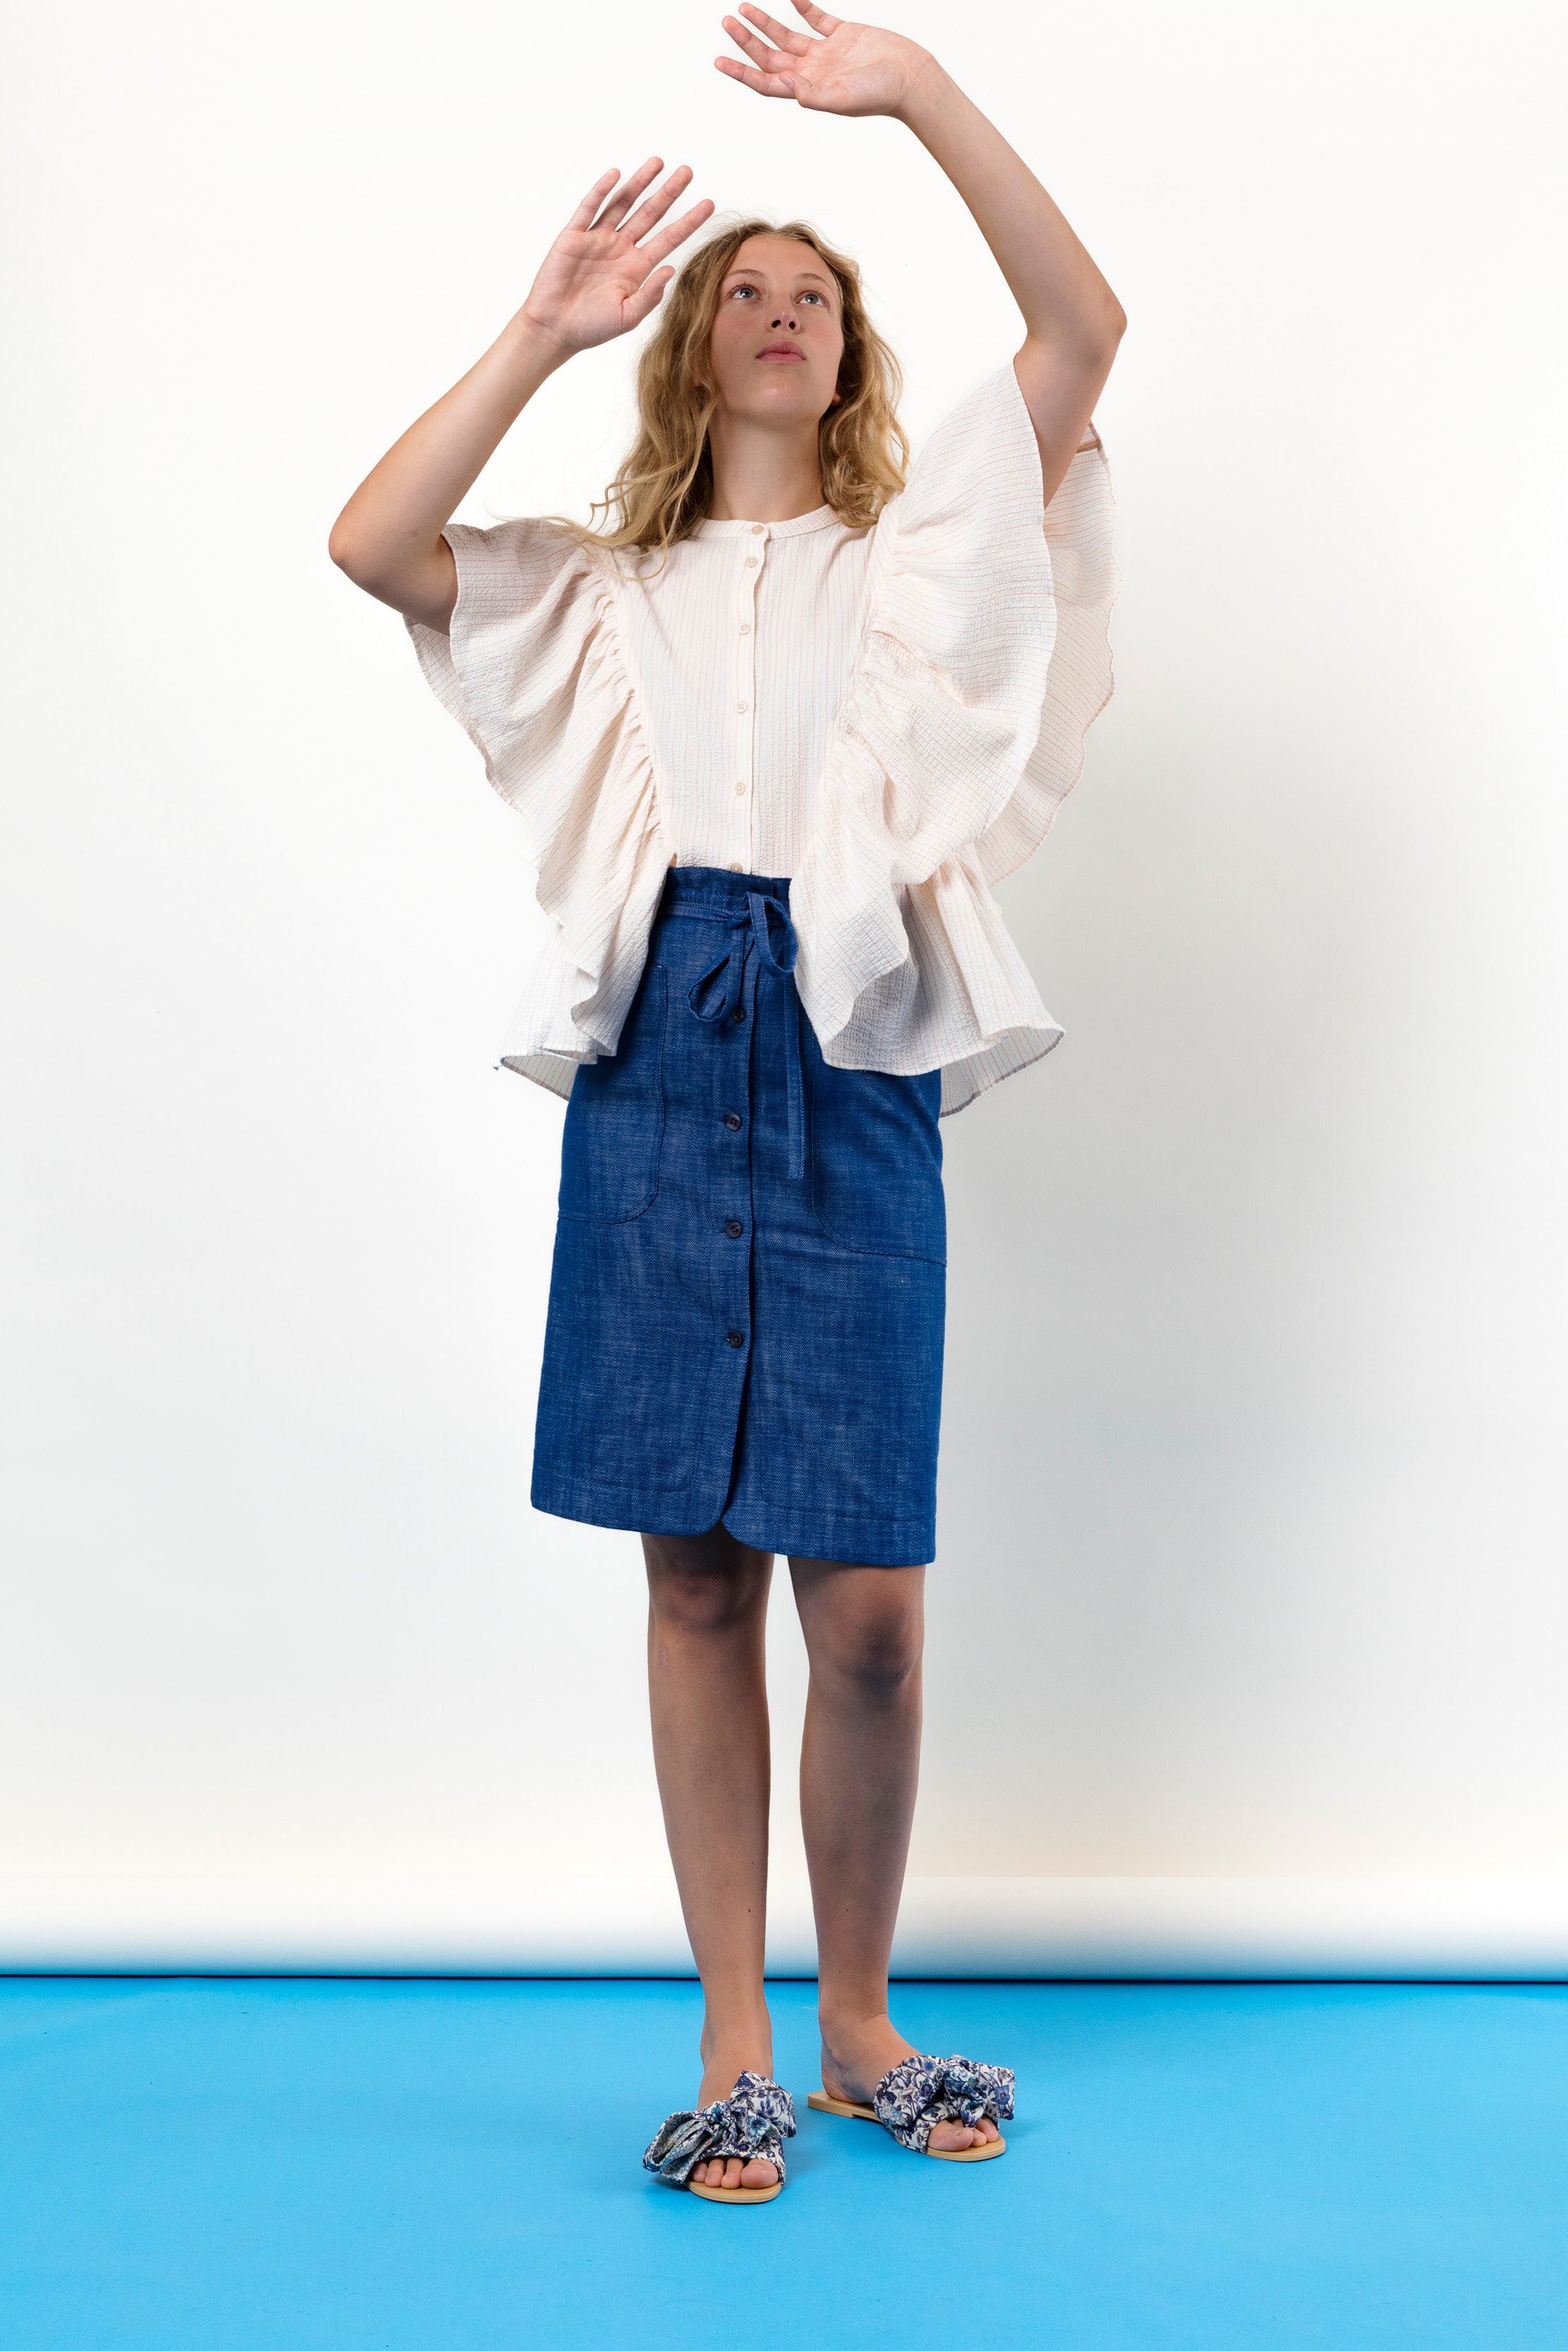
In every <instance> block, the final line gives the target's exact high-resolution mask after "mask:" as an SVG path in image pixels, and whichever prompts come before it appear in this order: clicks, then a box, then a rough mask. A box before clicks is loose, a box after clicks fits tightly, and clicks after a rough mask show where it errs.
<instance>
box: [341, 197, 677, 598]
mask: <svg viewBox="0 0 1568 2351" xmlns="http://www.w3.org/2000/svg"><path fill="white" fill-rule="evenodd" d="M663 170H664V164H663V162H661V160H660V158H659V157H658V156H657V155H651V156H650V157H649V158H648V161H647V162H645V163H644V164H643V167H642V169H641V171H638V172H633V173H632V177H631V178H630V179H629V180H628V181H627V183H626V184H625V186H624V187H618V186H617V184H616V183H617V182H618V181H619V179H620V177H621V174H620V172H603V173H602V174H601V177H600V178H599V179H597V180H596V181H595V182H594V183H593V185H592V187H591V188H590V190H589V192H588V193H587V195H586V196H584V198H583V200H582V202H581V204H579V206H578V208H577V210H576V212H575V213H573V214H572V216H571V218H570V221H569V222H568V223H567V225H566V226H565V228H563V229H562V231H561V233H560V235H559V236H558V237H557V239H556V241H555V243H554V244H553V245H552V246H551V247H550V249H549V253H548V254H547V255H546V256H545V259H544V262H543V265H542V266H541V267H540V270H539V273H538V277H536V278H535V280H534V283H533V288H532V291H531V292H530V293H529V295H528V300H527V301H526V302H525V303H524V304H523V307H522V308H521V309H520V310H519V311H518V312H517V317H516V318H515V319H512V321H511V323H510V324H509V325H508V326H507V327H506V328H504V329H502V331H501V333H500V335H499V336H498V337H497V340H496V341H495V342H493V343H492V344H491V346H490V348H489V350H487V351H486V353H485V356H484V358H483V359H481V360H476V362H475V364H474V366H473V367H471V368H470V369H469V371H468V372H467V374H466V375H465V376H464V377H463V378H462V379H461V381H459V382H457V383H455V384H454V385H453V387H452V389H451V391H450V392H447V393H446V394H445V395H444V397H443V398H442V399H440V400H438V401H437V402H436V403H435V405H434V408H428V409H426V411H425V413H424V414H423V416H422V417H420V418H419V419H418V421H417V423H413V424H411V425H410V426H409V428H408V431H407V432H406V433H405V434H403V436H402V440H401V441H397V442H394V443H393V444H392V447H391V448H390V449H389V450H388V451H387V454H386V455H385V456H384V457H383V458H382V461H381V463H380V465H377V466H376V467H375V469H374V471H373V472H372V473H370V474H367V475H366V476H365V478H364V480H363V481H362V482H361V484H360V486H359V488H358V489H357V490H356V491H355V492H354V495H353V496H352V497H351V498H350V500H349V503H348V505H347V506H346V507H344V508H343V511H342V513H341V514H340V516H339V517H338V519H337V521H336V522H335V523H334V524H333V526H332V533H331V537H330V538H329V540H328V542H327V545H328V551H329V554H330V556H331V558H332V560H333V562H334V563H336V564H338V565H339V566H340V568H341V569H343V570H344V571H346V572H347V573H348V575H349V577H350V580H353V581H354V582H355V583H356V585H357V586H359V587H361V588H363V589H365V590H367V591H368V592H369V593H370V594H371V595H372V596H379V597H380V598H381V600H382V603H383V604H392V605H394V606H395V607H396V608H397V610H398V611H400V612H402V613H403V614H405V615H406V616H407V618H408V619H409V620H411V621H423V622H424V623H425V624H426V626H427V627H429V628H433V629H442V630H444V629H445V628H446V627H447V626H448V624H449V623H450V622H451V619H452V611H453V606H454V605H455V602H456V601H457V568H456V565H455V563H454V561H453V559H452V549H450V548H449V547H448V546H447V544H446V541H445V540H444V538H443V537H442V536H441V533H442V530H443V528H444V525H445V524H446V523H447V522H448V521H449V520H450V518H451V516H452V512H453V509H454V508H455V507H456V506H457V505H458V504H459V503H460V502H461V500H462V499H463V498H465V496H467V494H468V492H469V491H470V490H471V489H472V488H473V486H474V484H475V483H476V481H477V479H478V477H479V475H480V474H481V472H482V471H483V470H484V468H485V466H486V465H487V464H488V462H489V460H490V458H491V457H492V456H493V455H494V454H495V452H496V450H497V447H498V446H499V444H500V443H501V441H502V439H503V437H504V436H505V434H507V430H508V429H509V428H510V426H512V425H513V424H515V423H516V422H517V418H518V417H519V416H520V415H521V414H522V412H523V410H524V409H525V408H526V407H527V405H528V402H529V401H530V400H531V399H532V398H533V396H534V394H535V392H537V391H538V388H539V386H540V384H541V383H543V381H544V380H545V378H546V377H547V376H548V375H552V374H553V373H554V372H555V371H556V369H557V368H558V367H560V366H561V365H562V364H563V363H564V362H565V361H566V360H569V359H570V358H571V356H572V354H573V353H574V352H575V351H581V350H589V349H590V348H591V346H592V345H593V344H595V343H607V342H609V341H611V340H612V338H613V337H615V336H616V335H623V334H626V333H627V332H628V331H629V330H630V329H632V328H633V327H636V326H640V325H641V324H642V322H643V319H645V318H646V317H647V316H648V314H649V312H650V311H651V310H653V309H654V308H656V307H657V305H658V302H659V298H660V297H661V296H662V294H663V293H664V288H665V287H666V286H667V285H668V284H669V282H670V280H671V278H672V277H674V274H675V273H674V269H673V268H671V267H666V266H662V265H663V264H664V257H665V256H666V255H667V254H670V253H673V252H674V248H675V247H676V246H678V245H680V244H682V243H683V242H684V241H685V238H687V237H688V236H690V235H691V234H692V231H693V230H694V229H695V228H698V227H700V226H701V225H702V223H703V222H704V221H705V220H706V218H707V217H708V214H710V213H711V212H712V210H713V205H712V204H710V203H709V202H707V201H706V199H705V200H704V201H703V202H702V203H701V204H693V205H692V206H691V208H690V210H689V211H687V212H685V213H682V214H680V215H679V216H678V217H677V218H676V219H674V220H673V221H670V222H668V223H667V224H666V225H664V226H663V227H660V225H659V224H660V222H661V221H663V220H664V214H666V213H667V212H668V211H669V208H670V206H671V204H673V203H674V200H675V198H676V197H677V196H678V195H679V194H680V193H682V191H683V190H684V189H685V187H686V186H687V185H688V184H689V183H690V181H691V176H692V175H691V172H690V169H689V167H688V166H687V165H686V164H685V163H683V164H682V165H681V166H680V167H679V169H678V170H676V171H674V172H671V174H670V176H669V178H668V179H667V180H666V181H665V182H664V186H663V187H662V188H659V189H657V190H656V191H655V192H654V193H653V195H651V196H648V197H647V199H646V202H644V203H639V201H638V200H639V198H640V197H642V196H643V194H644V192H645V191H646V190H647V189H648V188H650V187H651V186H652V185H653V182H654V181H655V180H656V179H657V178H658V176H659V173H660V172H662V171H663ZM643 240H645V242H644V241H643Z"/></svg>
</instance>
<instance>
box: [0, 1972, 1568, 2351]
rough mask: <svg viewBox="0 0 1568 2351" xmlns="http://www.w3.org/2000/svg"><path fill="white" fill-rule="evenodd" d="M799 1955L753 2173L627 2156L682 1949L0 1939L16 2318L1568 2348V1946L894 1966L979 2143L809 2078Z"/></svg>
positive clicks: (635, 2337)
mask: <svg viewBox="0 0 1568 2351" xmlns="http://www.w3.org/2000/svg"><path fill="white" fill-rule="evenodd" d="M813 1989H814V1988H813V1987H812V1986H810V1985H809V1984H803V1983H784V1984H779V1985H777V1986H775V1987H774V1992H773V2004H774V2015H775V2021H776V2028H777V2032H778V2068H777V2069H778V2073H779V2077H780V2079H781V2080H782V2081H784V2082H785V2083H786V2084H787V2085H789V2086H790V2087H791V2088H792V2089H793V2090H794V2091H795V2094H796V2098H797V2102H798V2105H799V2107H800V2124H801V2128H800V2137H798V2138H797V2139H795V2140H794V2141H792V2143H791V2152H790V2178H789V2186H788V2188H787V2189H786V2190H785V2192H784V2194H783V2196H782V2197H780V2198H779V2200H778V2201H777V2202H776V2203H774V2204H770V2205H764V2206H760V2207H758V2208H755V2209H740V2210H736V2209H733V2208H726V2207H721V2206H716V2205H710V2204H704V2203H701V2202H699V2201H698V2200H697V2199H695V2197H690V2196H682V2195H678V2194H674V2193H672V2192H671V2191H670V2190H669V2189H661V2188H659V2187H657V2186H656V2185H654V2184H653V2182H652V2181H650V2180H648V2179H646V2176H645V2175H644V2174H643V2172H642V2171H641V2170H640V2168H639V2165H638V2158H639V2156H640V2154H641V2151H642V2148H643V2145H644V2143H645V2141H646V2140H647V2139H648V2137H650V2136H651V2135H652V2132H653V2127H654V2126H655V2125H656V2124H657V2123H658V2122H659V2121H660V2119H661V2118H662V2116H664V2113H665V2111H666V2110H667V2109H668V2108H669V2107H671V2106H674V2105H682V2104H685V2102H686V2100H687V2098H688V2097H689V2095H690V2094H691V2090H692V2088H693V2087H694V2086H695V2068H694V2064H693V2056H692V2052H693V2048H694V2045H695V2032H696V2024H697V2002H696V1989H695V1985H688V1984H680V1983H580V1982H570V1983H566V1982H551V1983H507V1982H484V1983H474V1982H406V1981H391V1982H389V1981H365V1980H359V1981H348V1982H342V1981H321V1980H303V1981H300V1980H251V1981H222V1980H201V1979H174V1980H145V1981H143V1980H110V1981H105V1980H90V1979H54V1980H47V1979H38V1978H32V1979H26V1978H24V1979H13V1980H0V2338H3V2341H4V2344H5V2351H524V2346H532V2345H535V2344H538V2345H539V2346H549V2351H577V2346H584V2351H587V2346H593V2351H620V2347H621V2346H626V2351H666V2346H667V2351H674V2346H681V2351H743V2346H749V2345H752V2344H758V2345H760V2346H766V2351H777V2346H783V2345H789V2344H800V2345H804V2346H812V2347H813V2351H815V2346H818V2345H829V2344H840V2343H841V2344H848V2345H866V2346H881V2345H887V2346H894V2345H896V2346H899V2351H926V2346H936V2345H937V2344H951V2345H955V2346H956V2345H962V2346H966V2351H968V2346H973V2351H1010V2346H1026V2345H1027V2346H1030V2351H1054V2346H1063V2351H1069V2346H1070V2351H1200V2346H1202V2351H1207V2346H1220V2345H1225V2346H1231V2345H1234V2346H1244V2351H1293V2346H1304V2345H1312V2346H1324V2351H1330V2346H1332V2351H1374V2346H1376V2351H1383V2346H1389V2351H1394V2346H1397V2351H1448V2346H1466V2351H1537V2346H1539V2351H1564V2346H1568V1987H1562V1986H1524V1985H1508V1986H1498V1985H1491V1986H1486V1985H1476V1986H1470V1985H1448V1986H1436V1985H1394V1984H1385V1985H1363V1984H1340V1985H1325V1984H1296V1985H1278V1984H1275V1985H1268V1984H1251V1985H1215V1984H1188V1985H1174V1984H1141V1985H1139V1984H972V1983H970V1984H905V1985H902V1986H900V1987H899V1988H898V1997H897V2000H896V2002H895V2014H896V2016H897V2018H898V2020H899V2022H901V2023H902V2024H903V2026H904V2030H905V2031H906V2032H908V2033H909V2034H910V2035H911V2036H912V2038H913V2039H915V2041H916V2042H917V2043H920V2045H921V2046H923V2047H925V2048H927V2049H936V2050H940V2051H946V2050H947V2049H952V2048H961V2049H964V2050H966V2051H967V2053H969V2054H970V2055H971V2056H976V2057H982V2058H988V2059H990V2060H992V2061H998V2060H1000V2061H1003V2062H1008V2063H1010V2064H1013V2065H1014V2066H1016V2068H1017V2071H1018V2077H1019V2120H1018V2122H1017V2123H1015V2124H1014V2125H1012V2126H1009V2132H1008V2137H1009V2142H1010V2145H1009V2153H1008V2154H1007V2155H1006V2156H1005V2157H1004V2158H1002V2159H1001V2161H1000V2162H998V2163H990V2164H985V2165H976V2166H972V2167H971V2166H964V2165H958V2164H943V2163H931V2162H927V2161H923V2160H921V2159H918V2158H915V2157H913V2156H910V2155H906V2154H904V2152H903V2151H902V2150H901V2149H900V2148H898V2147H895V2146H894V2143H893V2142H892V2140H890V2139H889V2138H888V2137H886V2136H885V2134H883V2132H881V2131H878V2130H875V2129H873V2128H871V2127H869V2126H865V2125H862V2124H859V2123H841V2122H835V2121H832V2120H831V2119H830V2118H828V2117H826V2116H818V2115H811V2114H808V2113H807V2111H806V2106H805V2098H804V2093H805V2092H806V2090H807V2089H809V2088H810V2086H811V2084H812V2082H813V2080H814V2078H815V2076H814V2074H813V2069H812V2059H813V2054H814V2043H813V2039H812V2032H811V1996H812V1991H813Z"/></svg>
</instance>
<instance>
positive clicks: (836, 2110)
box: [806, 2090, 1008, 2163]
mask: <svg viewBox="0 0 1568 2351" xmlns="http://www.w3.org/2000/svg"><path fill="white" fill-rule="evenodd" d="M806 2104H807V2105H809V2106H815V2108H816V2110H817V2112H818V2113H819V2114H820V2115H844V2116H848V2118H849V2120H850V2121H851V2122H856V2123H874V2122H875V2120H876V2116H875V2114H874V2112H873V2109H872V2108H871V2107H870V2106H862V2105H856V2104H855V2103H854V2101H853V2100H852V2099H850V2098H830V2097H829V2095H828V2094H827V2092H826V2090H810V2091H809V2092H808V2093H807V2096H806ZM1007 2151H1008V2143H1007V2141H1006V2139H1005V2138H1002V2137H999V2136H998V2137H996V2138H986V2139H982V2140H981V2141H980V2144H979V2146H978V2147H927V2148H926V2150H925V2152H926V2154H927V2155H928V2156H930V2157H931V2158H932V2160H933V2161H934V2162H936V2163H987V2162H988V2161H989V2160H990V2158H991V2157H992V2156H993V2155H1006V2153H1007ZM910 2153H911V2154H913V2153H914V2149H913V2148H911V2149H910Z"/></svg>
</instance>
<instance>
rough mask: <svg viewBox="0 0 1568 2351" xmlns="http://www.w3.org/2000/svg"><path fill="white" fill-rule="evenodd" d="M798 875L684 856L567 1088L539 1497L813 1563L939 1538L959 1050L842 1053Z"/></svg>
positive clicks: (919, 1555)
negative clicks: (614, 1031) (824, 1035)
mask: <svg viewBox="0 0 1568 2351" xmlns="http://www.w3.org/2000/svg"><path fill="white" fill-rule="evenodd" d="M794 961H795V935H794V931H793V929H792V927H791V925H790V921H789V882H788V881H787V880H777V879H772V880H770V879H768V877H766V876H764V875H759V874H751V873H730V872H724V871H722V870H720V869H719V868H717V867H716V866H706V865H684V866H673V867H672V868H671V870H670V873H669V877H668V879H667V881H666V883H665V884H664V893H663V896H662V897H661V900H660V904H659V909H658V913H657V915H656V917H655V920H654V923H653V932H652V935H651V937H650V940H649V944H648V956H647V962H646V964H645V966H644V967H643V976H642V978H641V980H640V981H639V983H638V987H637V993H636V996H635V998H633V1000H632V1007H631V1009H630V1010H629V1012H628V1013H627V1016H626V1022H625V1026H624V1028H623V1029H622V1035H621V1041H620V1046H619V1048H618V1050H617V1051H616V1052H615V1053H614V1055H613V1056H612V1057H610V1058H607V1059H601V1060H600V1061H595V1062H592V1063H586V1064H584V1066H583V1067H582V1068H580V1070H579V1071H578V1072H577V1075H576V1077H575V1079H574V1080H573V1081H572V1089H571V1094H570V1100H569V1101H568V1103H567V1113H566V1127H565V1132H564V1135H563V1138H562V1145H561V1176H560V1200H559V1220H558V1223H557V1227H556V1243H555V1264H554V1270H553V1273H552V1277H551V1281H550V1299H549V1324H548V1327H547V1330H546V1334H545V1355H544V1374H543V1378H542V1381H541V1384H540V1388H539V1405H538V1428H537V1431H536V1437H535V1446H534V1471H533V1500H534V1505H535V1508H536V1509H538V1510H549V1511H551V1512H553V1513H554V1514H555V1515H556V1516H557V1517H559V1518H564V1519H580V1520H586V1521H587V1522H588V1523H589V1524H590V1525H591V1526H600V1527H627V1528H633V1529H636V1530H637V1531H640V1532H643V1533H646V1534H671V1535H695V1534H702V1533H705V1532H706V1531H707V1529H708V1528H710V1527H712V1526H714V1525H715V1524H716V1523H717V1522H718V1521H719V1520H722V1521H723V1522H724V1524H725V1525H726V1526H727V1528H728V1529H729V1531H730V1532H731V1533H732V1534H733V1535H735V1536H736V1537H737V1539H738V1540H739V1541H741V1542H745V1543H750V1544H752V1545H754V1546H755V1547H756V1549H757V1550H758V1551H768V1552H786V1553H789V1554H791V1555H793V1556H794V1557H796V1558H802V1559H828V1560H839V1561H843V1562H848V1563H851V1564H855V1565H860V1566H867V1567H904V1566H914V1565H917V1564H919V1563H921V1562H925V1561H928V1560H930V1559H931V1558H932V1557H933V1556H934V1554H935V1551H936V1438H937V1426H938V1422H939V1418H940V1413H941V1399H942V1336H943V1319H944V1312H945V1308H946V1210H945V1207H944V1203H943V1196H942V1144H941V1141H940V1138H939V1136H938V1134H937V1126H936V1116H937V1109H938V1105H939V1102H940V1100H941V1090H942V1079H941V1072H940V1071H937V1070H933V1071H929V1072H928V1073H927V1074H925V1075H924V1076H920V1077H894V1076H890V1075H887V1074H885V1073H884V1072H882V1071H872V1070H835V1069H830V1068H829V1066H828V1064H827V1063H826V1062H825V1061H823V1059H822V1055H821V1049H820V1048H819V1046H818V1043H817V1040H816V1037H815V1034H814V1033H813V1031H812V1028H811V1024H810V1020H809V1019H807V1018H806V1015H805V1013H804V1011H803V1010H802V1008H801V1006H800V997H799V995H798V993H797V991H796V987H795V982H794V979H793V977H791V973H792V970H793V966H794Z"/></svg>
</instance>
